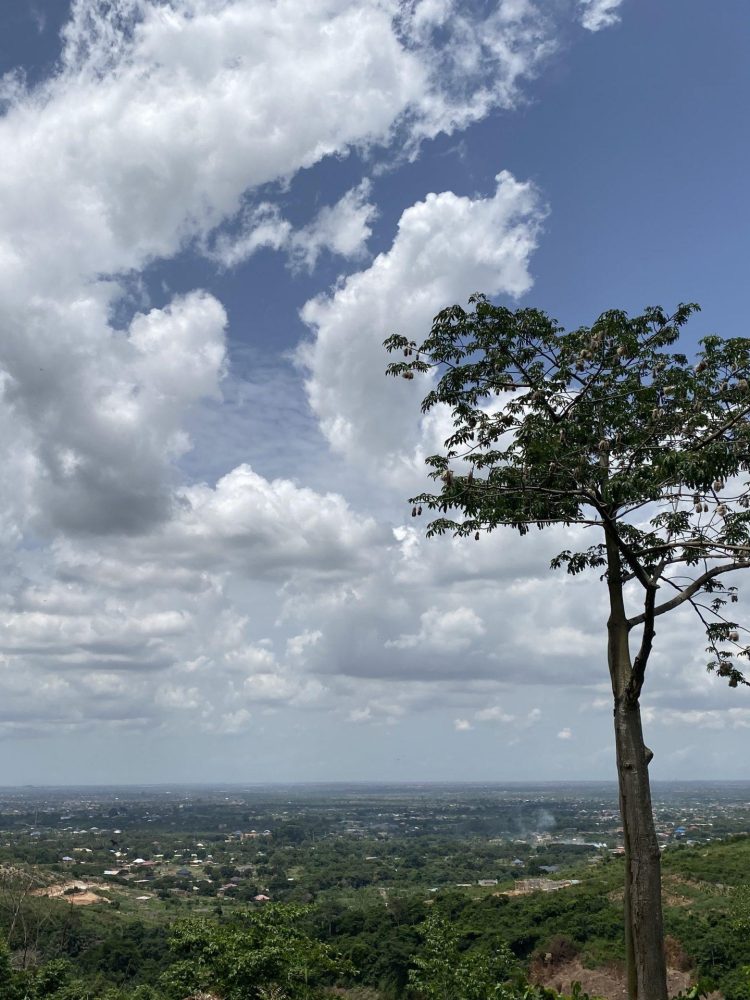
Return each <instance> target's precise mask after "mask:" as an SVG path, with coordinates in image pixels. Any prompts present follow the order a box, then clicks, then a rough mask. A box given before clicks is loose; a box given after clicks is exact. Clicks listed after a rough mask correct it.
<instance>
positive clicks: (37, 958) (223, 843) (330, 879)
mask: <svg viewBox="0 0 750 1000" xmlns="http://www.w3.org/2000/svg"><path fill="white" fill-rule="evenodd" d="M653 806H654V816H655V822H656V829H657V835H658V838H659V841H660V846H661V848H662V865H663V872H664V900H665V921H666V928H667V932H668V942H669V947H670V948H671V949H672V951H671V953H670V967H671V972H670V975H671V976H672V982H673V984H674V991H675V993H676V992H677V989H678V988H681V987H685V988H686V989H687V987H688V985H689V984H690V983H694V982H696V981H697V980H701V981H704V982H705V983H707V984H708V985H707V988H708V987H712V988H721V989H722V990H723V991H724V992H723V993H722V994H721V995H724V996H735V997H738V998H739V997H742V996H744V994H742V993H741V992H732V990H736V989H741V988H744V987H742V986H737V985H735V986H733V985H732V984H733V983H735V984H738V983H739V984H742V983H745V982H746V981H747V975H746V972H745V967H746V965H747V964H748V962H750V954H748V945H747V943H746V942H747V934H746V933H745V932H744V930H743V927H744V928H746V926H747V923H748V919H750V901H749V900H748V899H747V892H746V890H745V888H744V885H745V882H746V876H745V873H746V871H747V866H748V864H750V783H742V782H724V783H721V782H718V783H711V784H702V783H679V784H678V783H659V782H656V783H655V786H654V801H653ZM622 854H623V843H622V827H621V820H620V813H619V808H618V800H617V790H616V786H615V785H614V784H602V783H571V784H559V783H556V784H535V785H521V784H508V785H490V784H481V785H480V784H476V785H457V786H452V785H441V784H403V785H365V784H356V785H319V786H317V785H296V786H295V785H276V786H273V785H267V786H246V787H243V786H238V785H227V786H221V785H216V786H213V787H207V786H151V787H121V788H117V787H111V788H104V787H99V788H97V787H82V788H39V787H23V788H6V789H2V790H0V863H1V867H0V871H1V872H2V880H1V881H2V885H0V920H2V921H3V923H4V924H5V925H7V926H8V927H10V928H11V930H10V935H9V939H10V942H11V946H12V955H13V961H14V964H15V965H16V967H17V968H20V969H21V970H22V969H23V966H24V963H27V964H28V967H29V969H34V970H38V968H39V967H40V964H41V966H42V967H44V965H43V962H44V958H45V956H46V955H47V954H54V955H55V956H57V958H58V960H59V956H61V955H62V956H64V961H65V962H66V963H67V965H66V966H65V968H66V969H67V972H66V975H67V976H68V977H73V979H72V980H71V981H74V980H75V976H81V977H85V979H86V981H87V982H89V983H90V982H92V981H96V982H98V983H99V984H100V986H106V987H107V988H110V989H111V990H113V991H115V990H118V989H119V990H121V991H123V992H119V993H117V992H113V993H112V996H117V997H120V996H127V997H130V996H138V997H150V996H158V997H162V996H172V995H174V996H177V995H179V986H178V987H176V988H175V989H174V990H173V992H171V993H170V990H169V982H170V975H172V976H174V973H173V971H171V970H173V969H174V968H175V967H176V966H174V965H172V964H170V963H174V962H175V961H176V955H175V953H174V948H173V945H174V942H172V945H170V944H169V935H170V933H172V930H170V929H171V928H173V927H174V926H176V925H177V926H179V925H180V921H182V920H183V918H184V919H186V920H187V924H186V926H188V925H189V926H192V925H191V924H190V921H195V920H198V921H200V920H201V918H205V919H206V921H207V923H206V926H208V925H211V926H222V925H224V926H229V925H227V920H229V921H230V925H231V920H232V915H233V914H236V915H237V917H238V918H239V917H240V915H241V914H243V913H244V914H247V913H250V914H257V915H258V916H257V919H266V917H268V915H269V914H272V913H277V912H278V913H293V914H295V917H294V919H295V920H301V921H302V925H303V926H304V933H305V934H306V935H308V936H309V937H310V939H311V940H314V941H316V942H317V943H318V944H319V945H324V946H325V947H326V948H331V949H333V950H334V951H335V953H336V955H337V956H338V957H339V959H340V960H341V961H342V962H343V963H344V964H343V965H342V966H341V967H340V968H339V969H338V971H337V973H336V977H335V978H336V982H337V984H338V985H337V987H336V988H337V989H339V990H340V991H341V992H340V993H339V994H336V995H340V996H343V997H346V996H351V997H357V998H362V1000H375V998H397V997H402V996H403V997H407V996H410V995H411V993H410V992H409V985H410V983H413V977H414V971H413V970H414V967H415V965H414V961H415V955H418V954H419V951H420V948H423V947H424V940H423V937H424V933H425V926H427V925H426V924H425V920H426V918H427V916H428V915H429V914H430V913H433V914H436V913H438V912H445V913H450V915H451V921H452V925H453V927H454V928H455V932H454V933H455V934H456V935H458V937H457V938H456V940H457V941H458V940H459V939H460V938H461V937H462V935H463V943H462V944H461V945H460V950H461V953H462V954H463V953H464V949H465V948H466V943H467V941H468V943H469V945H470V947H469V948H468V950H466V951H465V953H466V954H472V947H475V946H476V947H477V948H478V949H480V951H481V950H482V949H485V950H486V949H487V947H489V946H490V945H491V943H492V941H494V939H495V938H496V937H497V936H498V935H500V937H501V938H502V940H503V941H504V942H505V945H507V946H508V947H509V948H510V951H511V953H512V955H513V959H514V961H516V960H517V961H518V963H519V969H522V970H523V974H524V975H525V976H527V975H528V976H531V977H532V980H533V981H535V982H537V983H538V984H540V986H541V988H546V987H547V986H549V987H554V988H557V989H559V988H563V987H566V986H567V984H568V982H573V981H579V982H581V981H583V983H584V985H585V986H587V988H589V989H590V990H591V994H592V995H597V994H603V995H607V991H609V992H610V993H611V991H612V986H611V984H609V983H608V982H607V981H606V975H607V969H612V970H614V969H616V967H617V966H618V963H620V962H621V959H622V955H621V954H620V952H621V949H622V942H621V940H620V935H621V905H622V889H621V884H622V864H623V859H622V856H621V855H622ZM277 904H292V906H291V907H290V906H288V905H287V906H282V907H281V908H278V907H277ZM295 905H296V906H297V907H299V910H295V909H294V906H295ZM746 911H747V912H746ZM13 914H22V915H23V919H17V918H16V919H15V921H14V918H13ZM263 914H266V916H265V917H264V916H263ZM242 919H246V918H244V917H243V918H242ZM253 919H255V918H253ZM269 919H270V918H269ZM274 919H276V918H274ZM285 919H286V918H285ZM175 922H176V923H175ZM196 926H197V925H196ZM733 934H735V935H736V937H737V942H734V941H733V938H732V935H733ZM376 939H377V947H376V948H374V947H372V945H373V943H374V942H375V940H376ZM443 946H445V947H447V945H446V944H445V942H443ZM34 974H35V975H38V972H35V973H34ZM92 976H93V977H95V980H92ZM96 977H98V978H96ZM347 977H348V982H347ZM410 977H411V979H410ZM602 977H604V978H602ZM160 983H161V984H162V985H164V984H167V985H166V986H165V987H164V992H163V993H162V992H153V991H154V989H155V987H154V984H160ZM128 990H134V991H135V992H132V993H131V992H128ZM138 991H140V992H138ZM149 991H151V992H149ZM57 995H58V994H57V993H55V992H54V991H52V992H50V996H57ZM59 995H60V996H63V995H64V996H67V993H64V992H63V993H60V994H59ZM71 995H73V994H71ZM96 995H97V996H98V995H99V994H96ZM102 995H105V994H104V992H102ZM107 995H109V994H107ZM183 995H187V994H183ZM311 995H312V994H311ZM574 995H575V994H574Z"/></svg>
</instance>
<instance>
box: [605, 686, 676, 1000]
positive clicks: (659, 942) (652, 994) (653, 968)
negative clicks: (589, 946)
mask: <svg viewBox="0 0 750 1000" xmlns="http://www.w3.org/2000/svg"><path fill="white" fill-rule="evenodd" d="M615 744H616V747H617V777H618V782H619V787H620V814H621V816H622V828H623V838H624V842H625V945H626V954H627V971H628V996H629V998H630V1000H667V973H666V964H665V960H664V924H663V921H662V909H661V858H660V856H659V844H658V841H657V839H656V831H655V830H654V817H653V813H652V811H651V789H650V786H649V780H648V763H649V760H650V759H651V751H650V750H649V749H648V748H647V747H646V746H645V744H644V742H643V732H642V729H641V713H640V708H639V706H638V703H637V702H636V703H635V704H628V702H627V700H626V699H624V698H621V699H619V700H616V702H615Z"/></svg>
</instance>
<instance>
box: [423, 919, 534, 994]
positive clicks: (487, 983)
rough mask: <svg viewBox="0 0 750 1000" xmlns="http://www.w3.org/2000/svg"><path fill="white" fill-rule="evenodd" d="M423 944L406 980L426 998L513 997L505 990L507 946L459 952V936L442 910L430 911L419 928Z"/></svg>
mask: <svg viewBox="0 0 750 1000" xmlns="http://www.w3.org/2000/svg"><path fill="white" fill-rule="evenodd" d="M422 939H423V946H422V951H421V953H420V954H419V955H416V956H415V957H414V958H413V959H412V963H413V966H414V968H413V969H411V970H410V971H409V983H410V984H411V985H412V986H413V987H415V988H416V989H417V992H418V995H419V996H420V997H424V998H425V1000H428V998H429V1000H488V998H490V997H497V1000H514V998H515V997H517V996H518V994H517V993H516V991H515V990H513V989H512V988H510V987H509V988H508V989H504V988H503V985H504V984H505V982H506V980H507V979H509V977H510V975H511V972H512V971H513V967H514V964H515V962H514V959H513V955H512V953H511V951H510V949H508V948H506V947H500V948H499V949H497V950H496V951H494V952H491V953H487V952H482V951H479V950H473V951H466V950H464V951H462V950H461V948H460V936H459V934H458V932H457V931H456V930H455V928H454V927H453V925H452V924H451V922H450V921H449V920H448V919H447V917H445V916H443V914H442V913H431V914H430V915H429V916H428V917H427V919H426V920H425V922H424V925H423V927H422Z"/></svg>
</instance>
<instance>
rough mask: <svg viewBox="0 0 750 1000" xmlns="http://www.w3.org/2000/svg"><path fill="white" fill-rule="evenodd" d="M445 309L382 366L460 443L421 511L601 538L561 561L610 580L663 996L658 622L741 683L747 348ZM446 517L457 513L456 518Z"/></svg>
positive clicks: (630, 858)
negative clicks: (676, 621)
mask: <svg viewBox="0 0 750 1000" xmlns="http://www.w3.org/2000/svg"><path fill="white" fill-rule="evenodd" d="M469 303H470V306H471V309H470V311H465V310H464V309H463V308H461V307H460V306H457V305H456V306H452V307H450V308H448V309H445V310H443V311H442V312H440V313H439V314H438V315H437V316H436V318H435V320H434V322H433V326H432V330H431V332H430V334H429V336H428V337H427V339H426V340H425V341H424V342H423V343H422V344H421V345H419V346H418V345H417V344H416V343H415V342H414V341H409V340H407V338H405V337H403V336H398V335H396V336H393V337H389V338H388V340H386V342H385V346H386V347H387V349H388V350H389V351H396V350H400V351H403V354H404V360H402V361H399V362H396V363H394V364H391V365H389V366H388V373H389V374H391V375H397V376H399V375H400V376H402V377H404V378H405V379H407V380H413V379H414V378H415V377H418V376H419V375H420V373H430V372H435V373H436V374H437V375H439V380H438V381H437V383H436V384H434V385H433V386H432V388H431V389H430V391H429V392H428V393H427V395H426V396H425V398H424V400H423V401H422V411H423V412H427V411H429V410H431V409H432V408H433V407H436V406H438V405H443V406H447V407H448V408H449V409H450V411H451V413H452V417H453V427H454V432H453V434H452V435H451V436H450V437H449V438H448V439H447V441H446V442H445V450H444V451H443V452H442V453H441V454H438V455H433V456H432V457H430V458H428V459H427V463H428V465H430V466H431V467H432V477H433V478H434V479H436V480H437V481H439V483H440V488H439V492H436V493H424V494H422V495H420V496H417V497H414V498H413V500H412V501H411V502H412V503H413V504H414V505H415V506H414V509H413V511H412V513H413V515H414V516H417V515H419V514H421V512H422V507H423V506H425V507H427V508H428V509H429V510H431V511H436V512H438V513H439V514H440V515H442V516H438V517H437V518H436V519H435V520H433V521H432V522H431V523H430V525H429V527H428V529H427V533H428V535H439V534H443V533H445V532H452V533H454V534H455V535H457V536H461V537H470V536H474V537H476V538H477V539H478V538H479V536H480V534H481V533H482V532H484V531H492V530H494V529H495V528H498V527H500V526H509V527H511V528H515V529H516V530H517V531H518V532H519V533H520V534H521V535H525V534H526V533H527V532H528V531H529V530H530V529H531V528H532V527H534V526H536V527H537V528H539V529H545V528H549V527H551V526H553V525H568V526H570V525H579V526H586V527H589V528H594V529H598V531H599V533H600V534H599V538H598V541H597V542H596V543H595V544H594V545H592V546H590V547H586V548H581V549H580V550H579V551H570V550H566V551H564V552H561V553H560V554H559V555H558V556H556V557H555V558H554V559H553V560H552V567H553V568H559V567H565V568H566V569H567V571H568V572H569V573H572V574H576V573H580V572H582V571H584V570H589V569H593V570H598V571H599V572H600V573H603V576H602V579H603V580H604V581H606V586H607V590H608V596H609V618H608V621H607V658H608V665H609V674H610V678H611V683H612V693H613V698H614V721H615V743H616V757H617V772H618V779H619V789H620V810H621V813H622V823H623V830H624V843H625V861H626V881H625V939H626V953H627V959H628V988H629V996H630V997H631V998H633V1000H635V998H639V1000H646V998H647V1000H665V998H666V996H667V992H666V989H667V988H666V973H665V963H664V955H663V928H662V911H661V892H660V886H661V876H660V860H659V846H658V843H657V839H656V835H655V831H654V824H653V816H652V812H651V793H650V788H649V777H648V764H649V761H650V760H651V758H652V756H653V755H652V753H651V751H650V750H649V749H648V748H647V747H646V745H645V743H644V741H643V733H642V728H641V716H640V696H641V690H642V688H643V684H644V679H645V675H646V668H647V665H648V661H649V657H650V654H651V650H652V645H653V641H654V637H655V627H656V622H657V620H658V619H659V618H660V617H661V616H662V615H665V614H668V613H669V612H671V611H674V610H676V609H677V608H680V607H681V606H683V605H689V606H691V607H692V608H693V609H694V610H695V612H696V613H697V615H698V617H699V619H700V621H701V623H702V626H703V628H704V629H705V633H706V636H707V640H708V650H709V652H710V654H711V660H710V662H709V664H708V669H709V670H711V671H714V672H716V673H717V674H718V675H719V676H721V677H723V678H725V679H726V680H727V681H728V683H729V686H730V687H737V686H738V685H740V684H746V683H747V682H746V680H745V676H744V674H743V671H742V669H741V660H740V657H743V656H744V657H747V656H748V647H747V645H746V644H745V643H744V642H743V641H741V639H740V636H741V631H743V630H741V629H740V627H739V625H738V624H737V623H736V622H734V621H732V620H731V609H729V607H728V606H729V605H730V604H731V603H734V602H736V601H737V593H736V588H735V587H733V586H730V585H729V582H727V580H726V578H727V577H728V576H729V574H732V573H734V572H736V571H737V570H740V569H744V568H746V567H747V566H748V564H749V563H750V512H748V509H747V508H748V505H749V504H750V493H749V492H748V483H747V482H741V481H740V478H739V477H740V475H741V474H742V473H743V472H747V471H748V468H749V465H750V422H749V421H748V415H749V414H750V390H749V388H748V382H749V380H750V340H748V339H747V338H734V339H721V338H719V337H717V336H710V337H706V338H704V339H703V340H702V341H701V344H700V351H699V353H698V357H697V359H696V362H694V363H691V362H690V361H689V360H688V358H687V357H686V356H685V355H684V354H680V353H672V352H670V348H671V347H672V345H673V344H675V342H676V341H677V340H678V337H679V334H680V329H681V327H683V326H684V324H685V323H686V322H687V320H688V319H689V317H690V315H691V314H692V313H693V312H694V311H695V310H696V309H697V308H698V307H697V306H696V305H692V304H688V305H681V306H679V308H678V309H677V310H676V311H675V313H674V314H673V315H671V316H669V315H667V314H666V313H665V312H664V311H663V310H662V309H661V308H658V307H656V308H649V309H647V310H646V311H645V312H644V313H643V315H641V316H636V317H633V318H630V317H629V316H628V315H627V314H626V313H624V312H621V311H610V312H606V313H603V314H602V315H601V316H600V317H599V319H598V320H597V321H596V322H595V323H594V324H593V326H591V327H582V328H580V329H578V330H575V331H572V332H565V331H564V330H563V329H562V328H561V327H559V326H558V325H557V324H556V323H555V322H554V321H553V320H551V319H550V318H549V317H548V316H547V315H545V314H544V313H543V312H540V311H538V310H535V309H519V310H517V311H512V310H509V309H506V308H502V307H499V306H495V305H493V304H492V303H491V302H490V301H489V300H488V299H487V298H485V297H484V296H482V295H474V296H472V297H471V299H470V300H469ZM449 515H450V516H449Z"/></svg>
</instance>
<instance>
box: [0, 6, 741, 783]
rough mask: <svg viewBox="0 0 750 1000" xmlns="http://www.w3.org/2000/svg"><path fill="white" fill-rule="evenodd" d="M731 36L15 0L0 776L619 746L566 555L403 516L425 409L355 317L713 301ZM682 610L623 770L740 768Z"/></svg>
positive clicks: (731, 21) (455, 12)
mask: <svg viewBox="0 0 750 1000" xmlns="http://www.w3.org/2000/svg"><path fill="white" fill-rule="evenodd" d="M748 35H750V19H749V18H748V16H747V11H746V9H745V5H744V3H742V2H741V0H722V2H721V3H720V4H708V3H706V2H700V0H679V2H678V0H665V2H662V3H659V4H652V3H647V2H645V0H620V2H618V0H554V2H544V3H542V2H540V3H538V4H534V3H532V2H531V0H501V2H499V3H489V2H484V0H471V2H458V0H411V2H409V3H408V4H405V3H401V4H399V3H397V2H396V0H368V2H367V3H361V2H360V3H352V2H348V0H314V2H311V3H309V4H307V5H305V6H304V8H300V6H299V4H297V5H296V6H295V4H294V3H292V2H291V0H286V2H284V0H280V2H278V3H276V4H269V3H264V2H261V0H171V2H170V3H163V2H157V0H112V2H105V0H77V2H76V3H75V4H73V5H72V6H70V5H67V4H64V3H55V4H52V3H49V2H42V0H40V2H38V3H36V4H29V3H26V2H23V3H22V2H20V0H10V2H9V3H7V4H6V7H5V13H4V32H3V36H2V39H0V75H1V74H4V76H3V78H2V91H1V93H2V97H3V104H2V108H3V111H2V118H0V157H2V161H3V162H2V165H1V166H0V232H1V233H2V236H0V313H1V314H2V324H1V325H0V329H2V331H3V333H2V335H0V369H2V372H3V376H2V377H3V386H4V395H3V399H2V406H3V409H4V414H3V421H2V427H3V430H2V432H0V447H2V449H3V454H4V465H5V469H6V477H5V483H4V485H2V487H0V518H2V525H3V529H4V530H3V532H2V538H3V543H2V561H3V570H4V574H5V579H6V581H7V587H6V593H5V596H4V597H3V598H2V600H1V601H0V624H2V630H1V631H0V636H2V639H0V694H1V697H0V737H1V738H2V739H3V741H4V744H5V747H6V753H5V754H3V758H2V759H3V762H4V763H3V764H2V766H1V767H0V782H14V781H19V782H26V781H33V782H38V783H43V782H60V783H64V782H81V781H95V782H101V781H113V782H114V781H134V782H140V781H146V780H153V781H162V780H163V781H169V780H200V781H204V780H211V778H217V779H221V780H252V781H263V780H336V779H342V780H343V779H345V780H352V779H357V778H360V779H362V780H367V779H385V780H392V779H398V778H403V779H420V780H428V779H435V780H441V779H450V780H459V779H462V778H463V779H466V780H491V779H493V778H494V779H498V780H511V779H514V778H518V779H534V778H538V779H555V778H558V777H559V778H566V779H570V778H606V777H611V776H613V774H614V763H613V749H612V737H611V734H610V732H609V727H610V711H609V709H608V697H607V686H608V685H607V678H606V669H605V667H604V662H603V652H604V648H603V641H602V624H603V621H604V620H605V609H604V607H603V604H602V595H601V594H600V593H599V589H598V587H597V584H596V581H595V580H593V581H584V580H578V579H576V580H565V579H563V578H562V577H560V576H559V575H553V574H550V573H549V572H548V571H547V566H548V564H549V558H550V556H551V555H552V554H554V552H555V551H557V549H559V548H562V547H565V545H566V544H567V542H568V540H569V539H567V538H566V539H561V538H560V537H559V536H557V537H551V536H550V537H547V535H545V536H544V537H539V538H535V539H533V540H528V541H524V542H519V540H518V539H516V538H515V537H510V536H508V535H505V534H503V533H496V534H495V535H493V536H492V537H490V538H487V539H483V540H482V541H481V543H480V544H479V545H477V546H474V547H472V548H470V549H469V548H467V547H466V546H465V545H462V544H460V543H453V542H450V541H444V542H437V541H435V542H426V541H425V540H424V539H423V538H422V536H421V535H420V534H419V532H418V531H417V530H415V529H414V527H413V525H412V523H411V519H410V518H408V512H409V509H408V507H407V505H406V504H405V503H404V500H405V498H406V497H408V496H409V495H411V494H413V493H415V492H417V491H418V490H419V489H420V487H421V485H422V483H423V481H424V473H423V470H422V458H423V456H424V454H425V453H429V451H430V449H431V448H433V447H434V446H435V445H436V443H437V442H438V441H439V439H440V437H441V434H442V432H443V430H444V427H443V426H442V425H441V424H440V422H439V421H437V422H432V423H431V422H429V421H427V422H420V420H419V415H418V401H419V396H418V395H417V391H416V390H415V391H414V392H412V393H410V392H409V391H407V387H405V386H404V385H403V384H399V385H395V384H393V383H392V382H388V383H386V381H385V379H384V378H383V376H382V369H383V367H384V363H385V361H386V359H385V358H384V357H383V355H382V350H381V347H380V344H381V342H382V340H383V338H384V337H385V336H386V335H388V334H389V333H391V332H393V331H394V330H401V331H403V332H409V333H410V335H413V336H414V337H415V338H417V337H419V336H420V335H421V334H423V333H424V332H425V331H426V329H427V327H428V325H429V319H430V317H431V316H432V315H433V314H434V312H436V311H437V310H438V309H439V308H441V307H442V306H443V305H446V304H448V303H449V302H451V301H454V300H455V299H465V297H466V296H467V295H468V294H469V293H470V292H472V291H474V290H484V291H486V292H488V293H490V294H492V295H493V296H494V297H496V298H497V299H498V300H499V301H504V302H508V303H509V304H524V305H526V304H528V305H535V306H539V307H541V308H543V309H545V310H547V311H548V312H550V313H551V314H552V315H554V316H556V317H557V318H558V319H559V320H560V321H561V322H562V323H564V324H565V325H567V326H576V325H579V324H582V323H590V322H592V321H593V320H594V319H595V318H596V316H597V315H598V313H599V312H601V311H602V310H604V309H607V308H613V307H619V308H625V309H628V310H630V311H636V310H638V309H640V308H641V307H642V306H644V305H647V304H655V303H661V304H663V305H665V306H667V307H671V306H673V305H675V304H676V303H677V302H678V301H681V300H695V301H698V302H700V303H701V305H702V307H703V312H702V313H701V314H700V315H699V316H698V317H696V318H695V319H694V320H693V321H692V323H691V326H690V327H689V330H688V332H687V334H686V344H687V347H688V349H692V348H693V347H694V346H695V344H696V342H697V338H698V337H699V336H701V335H703V334H705V333H706V332H709V331H717V332H720V333H723V334H726V335H730V336H735V335H738V334H742V333H743V332H744V288H745V286H746V285H747V280H746V272H747V260H748V235H747V234H748V232H749V231H750V218H749V215H750V210H749V208H748V199H747V196H746V191H745V187H746V175H747V162H748V159H749V157H748V153H749V151H750V150H749V142H748V135H747V130H746V129H744V128H743V127H742V119H741V115H742V112H743V109H744V106H745V104H746V103H747V99H748V94H749V92H750V87H749V86H748V84H749V83H750V79H749V78H750V68H748V62H747V59H746V52H747V47H748V41H750V39H749V38H748ZM408 388H411V387H408ZM703 645H704V643H703V641H702V640H701V635H700V632H699V630H698V629H697V628H695V627H694V626H693V625H692V624H691V623H690V621H689V619H688V618H687V617H686V616H681V615H678V616H677V617H676V618H675V619H674V621H672V622H670V623H668V624H665V626H664V627H663V628H662V629H661V630H660V635H659V648H658V651H657V653H656V655H655V658H654V661H653V667H652V668H651V676H650V677H649V679H648V685H647V694H646V697H645V700H644V706H645V708H644V712H645V717H646V722H647V727H648V737H647V738H648V739H649V740H650V743H651V745H652V746H653V747H654V749H655V751H656V758H655V761H654V764H653V765H652V770H653V772H654V774H655V776H656V777H659V778H671V777H721V776H726V777H743V776H744V770H743V766H742V761H743V759H745V757H746V753H747V750H748V742H750V706H748V704H747V701H746V698H745V696H743V694H742V692H739V693H738V692H728V691H727V690H726V689H725V688H724V687H723V686H722V685H721V684H719V683H718V682H716V681H715V680H714V679H712V678H709V677H707V676H706V674H705V671H704V669H703V666H702V664H703V661H704V659H705V656H704V653H703ZM727 761H732V762H734V763H730V764H727Z"/></svg>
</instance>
